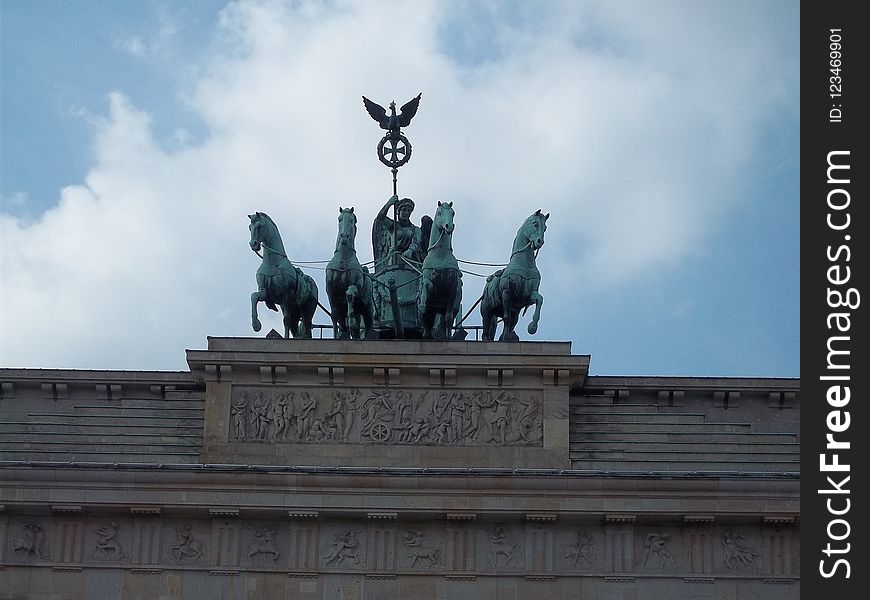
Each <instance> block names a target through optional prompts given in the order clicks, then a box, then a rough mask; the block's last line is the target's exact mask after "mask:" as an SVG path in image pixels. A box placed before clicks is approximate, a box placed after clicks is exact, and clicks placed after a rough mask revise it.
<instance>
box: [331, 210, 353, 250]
mask: <svg viewBox="0 0 870 600" xmlns="http://www.w3.org/2000/svg"><path fill="white" fill-rule="evenodd" d="M355 239H356V215H355V214H354V213H353V207H352V206H351V207H350V208H342V207H340V206H339V207H338V238H337V239H336V240H335V250H336V252H337V251H338V249H339V247H340V246H350V248H351V250H353V249H354V240H355Z"/></svg>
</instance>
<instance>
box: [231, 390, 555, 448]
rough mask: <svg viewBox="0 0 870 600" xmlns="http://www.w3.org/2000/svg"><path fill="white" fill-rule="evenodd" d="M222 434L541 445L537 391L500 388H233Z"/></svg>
mask: <svg viewBox="0 0 870 600" xmlns="http://www.w3.org/2000/svg"><path fill="white" fill-rule="evenodd" d="M228 435H229V439H230V440H231V441H240V442H258V441H266V442H288V443H330V444H334V443H357V444H358V443H367V444H409V445H446V446H487V445H495V446H541V445H542V443H543V426H542V411H541V399H540V396H539V395H537V394H535V393H529V392H523V391H519V390H517V391H514V390H511V391H506V390H473V389H465V390H451V391H433V390H407V389H405V390H401V389H398V390H397V389H383V388H381V389H378V388H351V389H340V390H337V389H334V388H333V389H289V388H280V387H278V388H276V387H274V386H270V387H264V386H249V387H248V386H246V387H236V388H234V390H233V395H232V399H231V402H230V422H229V432H228Z"/></svg>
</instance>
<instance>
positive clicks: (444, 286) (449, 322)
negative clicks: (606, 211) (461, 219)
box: [248, 94, 550, 341]
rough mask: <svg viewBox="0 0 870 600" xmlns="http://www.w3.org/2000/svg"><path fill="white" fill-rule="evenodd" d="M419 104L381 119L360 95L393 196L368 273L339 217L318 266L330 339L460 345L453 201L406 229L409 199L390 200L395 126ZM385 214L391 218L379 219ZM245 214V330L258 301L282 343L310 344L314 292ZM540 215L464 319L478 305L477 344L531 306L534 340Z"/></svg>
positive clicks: (376, 225)
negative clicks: (331, 244) (300, 340)
mask: <svg viewBox="0 0 870 600" xmlns="http://www.w3.org/2000/svg"><path fill="white" fill-rule="evenodd" d="M420 98H421V94H418V95H417V96H416V97H415V98H413V99H411V101H409V102H407V103H405V104H404V105H403V106H402V107H401V110H400V111H399V113H398V114H397V112H396V103H395V102H391V103H390V105H389V107H390V114H387V110H386V109H385V108H384V107H382V106H380V105H378V104H376V103H374V102H372V101H371V100H369V99H368V98H366V97H365V96H363V104H364V105H365V108H366V111H367V112H368V113H369V115H371V117H372V118H373V119H374V120H375V121H377V122H378V125H380V127H381V128H382V129H384V130H386V133H385V135H384V137H383V138H382V139H381V141H380V143H379V144H378V159H379V160H380V161H381V162H382V163H383V164H384V165H386V166H387V167H390V170H391V171H392V174H393V195H392V196H391V197H390V198H389V200H387V202H386V204H384V206H383V207H382V208H381V210H380V211H379V212H378V214H377V216H376V217H375V219H374V222H373V223H372V251H373V254H374V273H369V271H368V269H367V268H365V267H364V266H363V265H361V264H360V262H359V259H358V258H357V255H356V247H355V239H356V234H357V217H356V215H355V214H354V209H353V208H339V209H338V211H339V216H338V237H337V238H336V242H335V252H334V254H333V257H332V259H331V260H330V261H329V264H328V265H327V267H326V293H327V296H328V297H329V304H330V309H331V310H330V313H331V314H330V317H331V318H332V325H333V330H334V336H335V337H337V338H342V339H346V338H353V339H360V338H364V339H372V338H376V339H390V338H394V339H414V338H421V337H422V338H424V339H449V338H451V337H452V338H454V339H464V337H465V335H466V332H465V330H464V329H462V328H461V324H462V322H464V321H465V318H467V317H468V314H466V315H465V316H464V317H462V318H461V319H460V318H459V316H460V314H461V307H462V271H461V269H460V268H459V262H460V261H458V260H457V258H456V257H455V256H454V254H453V231H454V223H453V219H454V216H455V211H454V209H453V203H452V202H439V203H438V208H437V210H436V211H435V219H434V221H433V219H432V218H430V217H429V216H424V217H423V218H422V219H421V223H420V225H419V226H418V225H415V224H414V223H413V222H411V214H412V213H413V211H414V201H413V200H411V199H410V198H401V199H400V198H399V195H398V194H397V192H396V187H397V173H398V170H399V167H402V166H403V165H405V164H406V163H407V162H408V160H410V158H411V143H410V142H409V141H408V138H407V137H405V136H404V135H403V134H402V132H401V128H402V127H407V126H408V125H409V124H410V122H411V119H412V118H413V117H414V115H416V114H417V109H418V107H419V104H420ZM391 208H392V209H393V210H392V212H393V215H392V218H391V217H390V216H389V215H388V213H389V212H390V209H391ZM248 216H249V217H250V219H251V226H250V229H251V248H252V249H253V250H254V251H258V250H259V249H260V248H261V247H262V248H263V250H264V254H263V257H262V258H263V262H262V264H261V265H260V268H259V269H258V270H257V287H258V290H257V291H256V292H254V293H253V294H251V322H252V325H253V328H254V331H259V330H260V328H261V325H260V321H259V319H258V318H257V303H258V302H265V303H266V305H267V306H268V307H269V308H271V309H272V310H277V308H276V305H280V306H281V309H282V311H283V312H284V336H285V337H289V336H290V335H291V334H292V335H293V336H294V337H311V328H312V323H311V320H312V317H313V314H314V310H315V308H316V307H317V306H318V302H317V286H316V285H315V284H314V281H313V280H312V279H311V278H310V277H309V276H307V275H305V274H304V273H302V271H301V270H300V269H298V268H297V267H295V266H294V265H292V264H291V263H290V261H289V260H288V258H287V256H286V255H285V252H284V245H283V243H282V241H281V236H280V235H279V234H278V228H277V227H276V226H275V223H274V222H273V221H272V219H270V218H269V216H268V215H266V214H265V213H260V212H258V213H255V214H254V215H248ZM549 216H550V215H549V214H546V215H543V214H541V211H540V210H538V211H536V212H535V213H534V214H533V215H531V216H530V217H529V218H527V219H526V220H525V222H524V223H523V225H522V226H521V227H520V229H519V231H517V235H516V238H515V239H514V243H513V249H512V253H511V256H510V260H509V262H508V264H507V266H506V267H505V268H503V269H501V270H499V271H497V272H495V273H493V274H492V275H490V276H489V277H487V279H486V283H485V284H484V289H483V293H482V295H481V296H480V298H479V299H478V300H477V301H476V302H475V304H474V306H472V307H471V309H470V310H469V311H468V312H469V314H470V313H471V312H472V311H473V310H474V308H475V307H476V306H477V304H478V303H480V314H481V317H482V319H483V327H482V329H483V335H482V338H483V339H484V340H493V339H495V333H496V327H497V325H498V321H499V320H502V321H503V322H504V327H503V329H502V333H501V335H500V336H499V338H498V339H499V340H502V341H516V340H518V339H519V337H518V336H517V334H516V333H515V331H514V329H515V328H516V325H517V321H518V320H519V316H520V312H521V311H522V312H523V314H524V313H525V310H526V309H528V307H529V306H531V305H533V304H534V306H535V312H534V315H533V316H532V321H531V322H530V323H529V326H528V332H529V333H530V334H534V333H535V332H537V329H538V321H539V320H540V317H541V306H542V305H543V302H544V299H543V297H542V296H541V294H540V293H539V292H538V287H539V286H540V283H541V273H540V271H538V268H537V266H536V264H535V258H536V257H537V253H538V250H540V248H541V246H543V244H544V232H545V231H546V230H547V224H546V221H547V219H548V218H549ZM472 264H482V263H472ZM472 274H473V273H472ZM325 310H326V309H324V311H325ZM454 321H455V322H456V325H455V326H454V325H453V323H454ZM451 333H453V335H452V336H451ZM275 336H276V337H277V336H278V334H277V333H275Z"/></svg>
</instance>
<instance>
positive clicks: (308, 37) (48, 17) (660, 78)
mask: <svg viewBox="0 0 870 600" xmlns="http://www.w3.org/2000/svg"><path fill="white" fill-rule="evenodd" d="M798 43H799V6H798V3H797V2H794V1H777V0H767V1H764V2H756V1H750V0H737V1H735V0H722V1H718V0H705V1H691V0H686V1H674V0H660V1H655V2H648V1H644V0H636V1H608V2H606V3H605V2H582V1H577V0H566V1H562V2H560V1H544V0H540V1H519V0H514V1H508V0H501V1H470V0H469V1H464V2H463V1H448V0H430V1H426V0H422V1H417V2H407V3H398V2H388V1H380V0H375V1H366V2H361V1H356V2H350V1H340V0H334V1H329V2H319V1H318V2H315V1H305V0H301V1H293V2H289V1H288V2H284V1H279V0H264V1H239V2H227V1H225V0H187V1H184V2H174V1H169V0H143V1H141V2H117V1H114V0H64V1H61V0H27V1H25V0H2V1H0V367H34V368H88V369H135V370H152V369H160V370H184V369H186V362H185V352H184V350H185V349H186V348H188V349H202V348H205V347H206V343H207V340H206V337H207V336H254V335H257V336H261V335H263V334H264V333H265V332H267V331H268V330H269V329H270V328H275V329H278V330H279V331H281V330H282V327H281V320H280V316H279V315H278V314H277V313H273V312H271V311H269V310H267V309H266V308H265V306H264V305H262V304H261V305H260V310H259V312H260V317H261V320H262V321H263V331H261V332H260V333H259V334H255V333H254V332H253V331H252V329H251V322H250V301H249V298H250V294H251V292H253V291H255V289H256V283H255V277H254V274H255V272H256V270H257V267H258V266H259V264H260V259H259V258H258V257H257V256H256V255H254V253H252V252H251V250H250V247H249V245H248V242H249V232H248V224H249V220H248V218H247V216H246V215H248V214H250V213H252V212H255V211H261V212H266V213H268V214H269V215H270V216H271V217H272V218H273V219H274V220H275V222H276V223H277V225H278V227H279V229H280V232H281V235H282V238H283V241H284V244H285V247H286V248H287V251H288V255H289V257H290V258H291V260H296V261H315V260H326V259H329V258H330V257H331V255H332V251H333V249H334V239H335V235H336V232H337V221H336V219H337V213H338V207H339V206H345V207H346V206H353V207H354V208H355V214H357V216H358V218H359V225H360V227H359V233H358V235H357V240H356V247H357V251H358V255H359V257H360V259H361V260H362V261H367V260H370V259H371V256H372V254H371V253H372V250H371V245H370V243H369V239H370V234H369V227H370V224H371V222H372V220H373V219H374V217H375V215H376V214H377V212H378V210H379V209H380V208H381V206H382V205H383V204H384V202H385V201H386V200H387V198H388V197H389V196H390V194H391V193H392V180H391V175H390V172H389V169H387V168H386V167H384V166H383V165H381V164H380V162H378V159H377V155H376V146H377V143H378V141H379V140H380V138H381V134H382V133H383V132H382V131H381V130H380V129H379V128H378V126H377V124H376V123H375V122H374V121H372V120H371V119H370V118H369V116H368V115H367V114H366V113H365V110H364V108H363V106H362V102H361V96H362V95H365V96H367V97H368V98H371V99H373V100H374V101H376V102H378V103H380V104H382V105H384V106H386V105H387V104H388V103H389V102H390V101H391V100H395V101H396V102H397V104H398V105H401V104H403V103H404V102H407V101H408V100H410V99H411V98H412V97H414V96H416V95H417V94H418V93H420V92H422V94H423V95H422V100H421V102H420V108H419V111H418V113H417V116H416V117H415V118H414V120H413V122H412V123H411V125H410V126H409V127H407V129H405V130H404V133H405V134H406V135H407V136H408V138H409V139H410V140H411V143H412V144H413V157H412V159H411V160H410V162H409V163H408V164H407V165H405V166H404V167H402V168H401V170H400V171H399V180H398V188H399V194H400V195H401V196H410V197H411V198H413V199H414V200H415V202H416V210H415V212H414V215H413V217H412V219H413V220H414V221H415V222H417V223H419V218H420V216H421V215H423V214H429V215H432V214H433V213H434V209H435V207H436V206H437V202H438V201H444V202H453V203H454V204H453V207H454V209H455V211H456V216H455V224H456V230H455V233H454V236H453V238H454V240H453V247H454V251H455V254H456V256H457V257H458V258H460V259H463V260H470V261H478V262H489V263H503V262H506V261H507V259H508V257H509V255H510V249H511V243H512V241H513V238H514V235H515V233H516V231H517V229H518V228H519V226H520V225H521V224H522V222H523V221H524V219H525V218H526V217H527V216H529V215H530V214H532V213H533V212H535V210H537V209H542V210H543V211H544V212H549V213H550V215H551V216H550V219H549V221H548V229H547V233H546V242H545V245H544V247H543V248H542V249H541V251H540V253H539V255H538V267H539V269H540V271H541V273H542V281H541V287H540V292H541V294H542V295H543V297H544V306H543V309H542V316H541V321H540V327H539V329H538V332H537V334H536V335H534V336H529V335H528V334H527V333H526V331H525V329H526V325H527V323H528V321H529V320H530V317H531V312H532V311H529V313H528V314H527V315H526V316H525V317H524V318H522V319H521V320H520V324H519V325H518V327H517V332H518V333H519V334H520V336H521V339H523V340H534V341H552V340H560V341H561V340H569V341H571V342H572V352H574V353H575V354H591V364H590V373H591V374H595V375H663V376H664V375H686V376H769V377H796V376H798V375H799V366H798V365H799V358H800V350H799V346H800V331H799V313H800V299H799V283H800V279H799V248H800V238H799V222H800V213H799V192H800V182H799V177H798V173H799V166H800V164H799V153H800V152H799V151H800V129H799V113H800V97H799V82H800V77H799V67H800V61H799V48H798ZM303 269H304V270H306V272H308V273H309V274H310V275H311V276H312V277H314V279H315V281H317V282H318V287H319V288H320V290H321V294H320V295H321V302H323V303H324V304H326V303H327V302H326V295H325V293H324V291H323V290H324V289H325V286H324V284H323V272H322V271H317V270H313V269H310V268H307V267H306V266H303ZM470 270H473V271H475V272H477V273H482V274H488V272H491V271H492V270H493V269H492V268H487V267H474V268H471V269H470ZM482 288H483V279H482V278H479V277H476V276H474V275H471V274H467V275H465V276H464V288H463V294H464V297H463V306H464V308H466V309H467V308H468V307H470V306H471V304H473V303H474V301H475V300H476V299H477V298H478V296H479V295H480V293H481V291H482ZM315 321H316V322H317V323H323V324H326V323H328V319H327V318H326V316H325V315H324V314H323V313H318V315H317V316H316V317H315ZM469 322H470V323H471V324H479V323H480V318H479V316H478V315H477V314H476V313H474V314H473V316H472V317H469Z"/></svg>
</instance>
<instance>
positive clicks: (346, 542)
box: [323, 529, 360, 566]
mask: <svg viewBox="0 0 870 600" xmlns="http://www.w3.org/2000/svg"><path fill="white" fill-rule="evenodd" d="M357 546H359V540H358V539H356V532H355V531H351V530H349V529H348V530H347V531H345V532H344V533H343V534H341V535H337V536H335V541H334V542H332V551H331V552H330V553H329V554H327V555H326V556H324V557H323V565H324V566H329V564H331V563H333V562H335V563H337V564H339V565H340V564H341V563H343V562H344V559H346V558H352V559H353V562H354V564H355V565H358V564H359V563H360V557H359V554H358V553H357V551H356V547H357Z"/></svg>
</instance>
